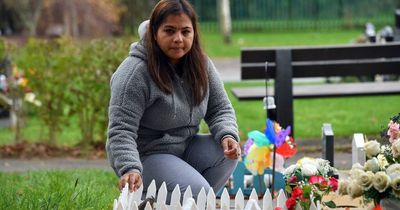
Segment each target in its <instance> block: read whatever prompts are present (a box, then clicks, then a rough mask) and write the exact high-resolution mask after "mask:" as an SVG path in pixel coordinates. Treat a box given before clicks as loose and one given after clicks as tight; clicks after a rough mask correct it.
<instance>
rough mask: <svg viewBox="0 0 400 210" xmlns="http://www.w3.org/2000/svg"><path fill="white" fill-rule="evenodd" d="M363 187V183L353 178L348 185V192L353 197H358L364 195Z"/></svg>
mask: <svg viewBox="0 0 400 210" xmlns="http://www.w3.org/2000/svg"><path fill="white" fill-rule="evenodd" d="M363 192H364V190H363V188H362V187H361V185H359V184H358V183H357V181H356V180H351V181H350V183H349V185H348V186H347V193H348V194H349V195H350V196H351V197H352V198H357V197H360V196H362V195H363Z"/></svg>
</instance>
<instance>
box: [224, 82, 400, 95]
mask: <svg viewBox="0 0 400 210" xmlns="http://www.w3.org/2000/svg"><path fill="white" fill-rule="evenodd" d="M338 89H340V94H339V93H338ZM232 93H233V94H234V96H235V97H236V98H237V99H239V100H255V99H263V98H264V97H265V87H240V88H232ZM391 94H400V82H399V81H395V82H365V83H341V84H323V85H296V86H293V98H322V97H337V96H340V97H342V96H365V95H391ZM268 95H269V96H274V88H273V87H270V86H269V87H268Z"/></svg>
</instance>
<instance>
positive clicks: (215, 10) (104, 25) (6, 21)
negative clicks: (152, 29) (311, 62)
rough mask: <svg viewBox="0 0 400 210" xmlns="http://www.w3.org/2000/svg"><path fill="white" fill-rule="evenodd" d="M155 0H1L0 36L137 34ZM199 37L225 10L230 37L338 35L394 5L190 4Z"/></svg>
mask: <svg viewBox="0 0 400 210" xmlns="http://www.w3.org/2000/svg"><path fill="white" fill-rule="evenodd" d="M157 2H158V1H156V0H148V1H140V0H101V1H95V0H69V1H63V0H1V1H0V34H1V35H2V36H12V35H14V36H15V35H30V36H40V37H54V36H62V35H69V36H74V37H99V36H121V35H126V34H136V33H137V26H138V25H139V24H140V23H141V22H142V21H143V20H145V19H147V18H148V16H149V14H150V12H151V9H152V8H153V6H154V5H155V4H156V3H157ZM190 2H191V3H192V4H193V5H194V7H195V9H196V11H197V12H198V15H199V18H200V22H201V29H202V31H203V32H218V31H220V24H219V20H221V19H222V18H221V16H222V15H221V13H224V9H223V7H224V5H226V4H227V5H228V6H229V14H228V15H229V16H230V17H229V18H230V19H231V25H232V31H233V32H243V31H245V32H260V31H276V30H280V31H288V30H289V31H292V30H338V29H355V28H363V27H364V26H365V23H366V22H372V23H374V24H375V25H376V26H377V27H382V26H385V25H393V24H394V21H395V20H394V18H393V15H394V10H395V8H396V7H399V5H400V1H399V0H358V1H357V0H331V1H328V0H227V1H225V0H221V1H216V0H190Z"/></svg>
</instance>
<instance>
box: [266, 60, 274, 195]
mask: <svg viewBox="0 0 400 210" xmlns="http://www.w3.org/2000/svg"><path fill="white" fill-rule="evenodd" d="M265 102H266V106H265V113H266V117H267V120H268V117H270V116H269V115H270V114H269V113H268V112H269V110H270V108H271V109H272V108H273V107H269V103H268V62H265ZM271 117H273V118H275V117H276V116H271ZM271 120H272V121H276V119H272V118H271ZM273 147H274V148H273V151H272V152H273V153H272V184H271V196H272V199H274V197H275V193H274V190H275V189H274V187H275V161H276V142H273Z"/></svg>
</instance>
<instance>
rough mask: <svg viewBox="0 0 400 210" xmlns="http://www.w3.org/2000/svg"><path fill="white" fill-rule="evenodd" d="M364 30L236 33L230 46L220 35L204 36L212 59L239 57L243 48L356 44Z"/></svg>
mask: <svg viewBox="0 0 400 210" xmlns="http://www.w3.org/2000/svg"><path fill="white" fill-rule="evenodd" d="M362 33H363V31H362V30H346V31H320V32H317V31H305V32H271V33H234V34H233V35H232V42H231V44H229V45H226V44H222V38H221V35H219V34H218V33H207V34H203V36H202V41H203V46H204V48H205V50H206V52H207V54H208V55H209V56H210V57H211V58H218V57H239V55H240V48H243V47H274V46H309V45H336V44H349V43H354V42H355V41H356V40H357V39H358V38H359V37H360V36H362Z"/></svg>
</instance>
